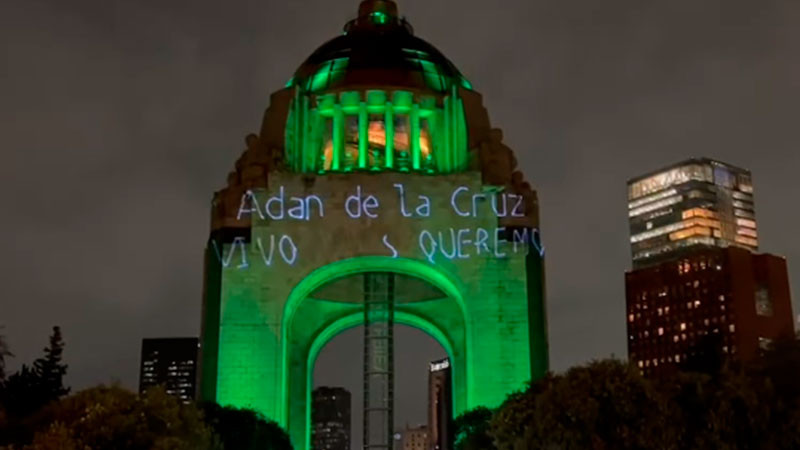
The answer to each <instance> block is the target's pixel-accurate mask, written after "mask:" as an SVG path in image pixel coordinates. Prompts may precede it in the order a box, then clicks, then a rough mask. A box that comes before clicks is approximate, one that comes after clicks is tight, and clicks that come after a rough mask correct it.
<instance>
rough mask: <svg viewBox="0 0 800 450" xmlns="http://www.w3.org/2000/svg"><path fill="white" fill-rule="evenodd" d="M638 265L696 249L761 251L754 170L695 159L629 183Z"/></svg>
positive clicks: (633, 245)
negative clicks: (754, 204) (756, 215)
mask: <svg viewBox="0 0 800 450" xmlns="http://www.w3.org/2000/svg"><path fill="white" fill-rule="evenodd" d="M628 220H629V223H630V234H631V236H630V240H631V255H632V258H633V267H634V269H638V268H640V267H646V266H648V265H653V264H658V263H659V262H661V261H664V260H668V259H669V258H671V257H672V255H673V254H674V253H675V252H677V251H682V250H686V249H691V248H696V247H704V246H706V247H723V248H724V247H728V246H734V247H741V248H744V249H747V250H751V251H757V250H758V232H757V228H756V218H755V209H754V206H753V183H752V180H751V176H750V172H749V171H747V170H745V169H740V168H738V167H734V166H732V165H729V164H726V163H723V162H719V161H714V160H711V159H705V158H701V159H690V160H687V161H683V162H680V163H678V164H674V165H672V166H669V167H666V168H664V169H661V170H659V171H656V172H654V173H650V174H648V175H644V176H641V177H637V178H634V179H632V180H630V181H628Z"/></svg>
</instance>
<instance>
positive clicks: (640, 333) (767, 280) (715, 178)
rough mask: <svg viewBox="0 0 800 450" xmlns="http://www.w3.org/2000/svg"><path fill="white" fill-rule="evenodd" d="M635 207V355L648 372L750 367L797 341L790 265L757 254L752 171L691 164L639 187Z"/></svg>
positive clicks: (630, 289) (629, 283) (635, 185)
mask: <svg viewBox="0 0 800 450" xmlns="http://www.w3.org/2000/svg"><path fill="white" fill-rule="evenodd" d="M628 201H629V203H628V216H629V220H630V231H631V253H632V259H633V270H632V271H629V272H628V273H627V274H626V276H625V292H626V309H627V324H628V356H629V359H630V360H631V361H632V362H633V363H634V364H636V365H637V366H638V367H639V368H640V370H641V371H642V372H643V373H644V374H645V375H653V374H659V373H664V372H669V371H673V370H676V369H677V368H678V367H689V368H697V365H703V364H710V363H712V362H713V361H715V360H719V361H721V360H722V359H732V360H738V361H747V360H749V359H752V358H754V357H755V356H757V355H758V354H759V349H761V348H765V347H766V346H768V345H769V343H770V342H772V341H773V340H775V339H777V338H779V337H782V336H786V337H790V336H792V335H793V334H794V316H793V313H792V304H791V294H790V290H789V277H788V273H787V267H786V261H785V260H784V259H783V258H781V257H778V256H773V255H766V254H764V255H759V254H755V253H753V251H755V250H757V249H758V241H757V239H758V235H757V232H756V219H755V212H754V211H755V208H754V204H753V185H752V181H751V176H750V172H748V171H747V170H744V169H739V168H736V167H733V166H731V165H728V164H725V163H722V162H719V161H713V160H709V159H693V160H689V161H684V162H681V163H679V164H676V165H673V166H670V167H668V168H666V169H663V170H660V171H658V172H655V173H653V174H650V175H646V176H644V177H639V178H636V179H634V180H631V181H630V182H629V183H628ZM715 358H716V359H715ZM693 366H694V367H693Z"/></svg>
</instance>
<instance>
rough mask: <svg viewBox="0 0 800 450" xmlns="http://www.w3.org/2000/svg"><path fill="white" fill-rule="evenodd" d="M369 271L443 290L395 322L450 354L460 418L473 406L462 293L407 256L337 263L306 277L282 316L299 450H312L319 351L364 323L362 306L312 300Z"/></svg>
mask: <svg viewBox="0 0 800 450" xmlns="http://www.w3.org/2000/svg"><path fill="white" fill-rule="evenodd" d="M366 272H392V273H395V274H400V275H406V276H411V277H415V278H418V279H420V280H422V281H424V282H426V283H430V284H431V285H432V286H434V287H436V288H438V289H440V290H441V291H442V292H443V293H444V294H445V297H443V298H439V299H434V300H428V301H423V302H413V303H405V304H398V305H397V306H396V308H397V309H396V313H395V322H396V323H398V324H402V325H408V326H411V327H414V328H417V329H420V330H422V331H423V332H425V333H427V334H428V335H430V336H431V337H432V338H433V339H435V340H436V341H437V342H438V343H439V344H440V345H441V346H442V347H443V348H444V349H445V351H446V352H447V353H448V356H449V357H450V359H451V362H452V367H453V401H454V404H453V406H454V411H455V412H456V414H458V413H459V412H462V411H464V410H466V408H467V405H468V404H469V398H468V395H469V390H468V389H467V383H468V378H469V375H468V374H469V370H468V367H469V362H468V359H467V354H468V351H467V342H466V341H467V339H468V336H469V335H470V333H468V332H467V324H468V323H469V320H468V319H467V309H466V306H465V304H464V300H463V291H462V289H460V288H459V286H458V283H457V282H455V281H454V280H453V279H452V278H451V276H450V275H449V274H447V273H446V272H445V271H444V270H442V269H441V268H437V267H433V266H431V265H430V264H426V263H425V262H422V261H417V260H413V259H406V258H390V257H380V256H363V257H356V258H349V259H345V260H341V261H336V262H334V263H331V264H329V265H326V266H324V267H321V268H319V269H317V270H315V271H314V272H312V273H311V274H310V275H309V276H307V277H306V278H304V279H303V280H302V281H301V282H300V283H299V284H298V285H297V286H295V288H294V289H292V292H291V294H290V296H289V298H288V299H287V302H286V305H285V312H284V315H283V324H282V327H281V328H282V330H283V333H284V335H283V342H284V346H283V357H282V359H283V368H284V372H283V377H282V382H283V392H284V399H283V406H284V407H285V409H284V410H283V417H284V420H285V422H284V423H285V424H286V426H287V428H288V430H289V433H290V435H291V436H292V441H293V442H294V443H295V445H298V446H299V448H307V447H308V445H309V444H308V443H309V433H310V427H309V423H310V392H311V388H312V386H311V383H312V382H313V367H314V364H315V362H316V358H317V356H318V354H319V351H320V350H321V349H322V347H324V345H325V344H326V343H328V342H329V341H330V340H331V339H333V338H334V337H335V336H336V335H338V334H339V333H341V332H343V331H344V330H346V329H349V328H352V327H356V326H359V325H361V324H363V320H364V318H363V305H362V304H359V303H341V302H330V301H325V300H318V299H314V298H311V297H310V296H311V293H313V292H314V291H315V290H317V289H319V288H321V287H323V286H324V285H325V284H327V283H331V282H334V281H336V280H340V279H342V278H346V277H351V276H357V275H360V274H362V273H366Z"/></svg>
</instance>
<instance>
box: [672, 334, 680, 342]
mask: <svg viewBox="0 0 800 450" xmlns="http://www.w3.org/2000/svg"><path fill="white" fill-rule="evenodd" d="M679 339H680V338H679V337H678V335H677V334H676V335H675V336H672V341H673V342H678V340H679Z"/></svg>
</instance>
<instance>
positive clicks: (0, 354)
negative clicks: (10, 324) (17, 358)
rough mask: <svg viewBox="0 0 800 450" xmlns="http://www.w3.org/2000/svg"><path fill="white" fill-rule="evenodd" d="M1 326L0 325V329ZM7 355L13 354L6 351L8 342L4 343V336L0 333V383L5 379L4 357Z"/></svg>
mask: <svg viewBox="0 0 800 450" xmlns="http://www.w3.org/2000/svg"><path fill="white" fill-rule="evenodd" d="M1 329H2V327H0V330H1ZM7 356H14V355H13V354H12V353H11V352H10V351H8V344H7V343H6V338H5V336H3V335H2V334H0V383H2V382H3V380H5V379H6V370H5V369H6V357H7Z"/></svg>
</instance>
